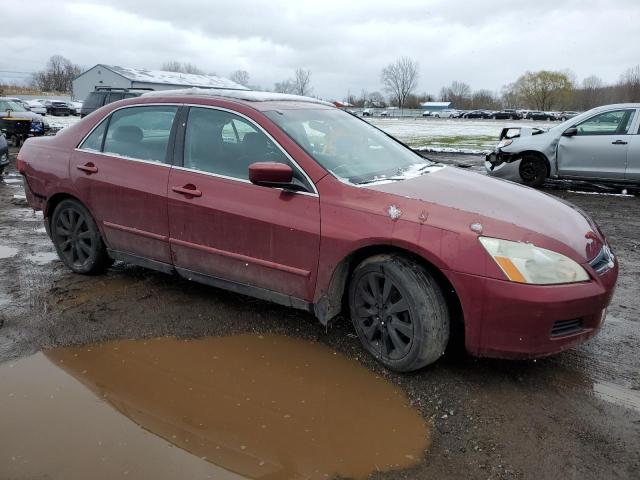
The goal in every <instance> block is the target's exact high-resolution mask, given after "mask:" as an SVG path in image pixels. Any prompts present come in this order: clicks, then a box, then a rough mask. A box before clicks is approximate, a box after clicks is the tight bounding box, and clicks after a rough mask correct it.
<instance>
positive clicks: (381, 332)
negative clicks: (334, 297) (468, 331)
mask: <svg viewBox="0 0 640 480" xmlns="http://www.w3.org/2000/svg"><path fill="white" fill-rule="evenodd" d="M349 311H350V314H351V320H352V322H353V325H354V327H355V330H356V332H357V334H358V337H359V338H360V341H361V342H362V345H363V347H364V348H365V349H366V350H367V351H368V352H369V353H370V354H371V355H373V356H374V357H375V358H376V359H377V360H378V361H379V362H380V363H382V364H383V365H384V366H385V367H387V368H388V369H390V370H394V371H396V372H410V371H413V370H417V369H419V368H422V367H424V366H425V365H428V364H430V363H433V362H435V361H436V360H437V359H438V358H439V357H440V356H441V355H442V354H443V352H444V351H445V348H446V346H447V343H448V342H449V310H448V308H447V303H446V301H445V298H444V295H443V294H442V290H441V289H440V287H439V286H438V284H437V282H436V281H435V280H434V278H433V277H432V276H431V275H430V274H429V273H428V272H427V271H426V270H425V269H424V268H423V267H422V266H420V265H419V264H417V263H415V262H414V261H411V260H409V259H407V258H405V257H402V256H400V255H376V256H373V257H370V258H368V259H366V260H365V261H363V262H362V263H361V264H360V265H358V266H357V267H356V269H355V270H354V272H353V274H352V276H351V281H350V284H349Z"/></svg>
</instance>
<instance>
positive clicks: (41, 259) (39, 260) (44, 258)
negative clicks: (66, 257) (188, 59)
mask: <svg viewBox="0 0 640 480" xmlns="http://www.w3.org/2000/svg"><path fill="white" fill-rule="evenodd" d="M28 258H29V261H30V262H32V263H35V264H36V265H47V264H48V263H51V262H57V261H59V260H60V258H59V257H58V254H57V253H56V252H37V253H33V254H31V255H29V257H28Z"/></svg>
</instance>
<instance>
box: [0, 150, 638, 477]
mask: <svg viewBox="0 0 640 480" xmlns="http://www.w3.org/2000/svg"><path fill="white" fill-rule="evenodd" d="M430 156H432V155H430ZM437 159H438V160H440V161H442V162H445V163H451V164H462V165H463V166H465V167H466V168H471V169H474V170H480V165H481V158H480V157H473V156H464V157H461V156H450V155H444V156H438V158H437ZM566 187H567V185H565V184H561V185H551V186H550V188H549V189H548V190H547V192H548V193H550V194H552V195H557V196H559V197H562V198H564V199H566V200H569V201H571V202H573V203H575V204H577V205H579V206H580V207H581V208H582V209H584V210H585V211H586V212H588V213H589V214H590V215H592V216H593V218H594V219H595V220H596V221H597V222H598V223H599V224H600V226H601V227H602V229H603V231H604V232H605V233H606V234H607V235H608V237H609V240H610V242H611V244H612V246H613V248H614V250H615V253H616V254H617V255H618V257H619V260H620V265H621V268H620V278H619V283H618V287H617V290H616V294H615V297H614V299H613V303H612V305H611V307H610V309H609V314H608V316H607V320H606V322H605V325H604V327H603V329H602V331H601V332H600V334H599V335H598V336H596V337H595V338H594V339H593V340H592V341H591V342H590V343H588V344H586V345H583V346H580V347H579V348H576V349H575V350H572V351H568V352H565V353H562V354H560V355H557V356H555V357H552V358H548V359H543V360H538V361H522V362H515V361H497V360H489V359H477V358H473V357H469V356H466V355H464V354H461V353H447V354H446V355H445V356H444V357H443V358H442V359H441V360H439V361H438V362H436V363H435V364H434V365H432V366H430V367H427V368H425V369H423V370H421V371H419V372H416V373H413V374H405V375H402V374H396V373H391V372H388V371H386V370H384V369H383V368H381V367H380V366H379V365H378V364H377V363H376V362H375V361H373V360H372V359H371V358H370V357H369V356H368V355H366V354H365V352H364V351H363V349H362V348H361V347H360V345H359V343H358V341H357V339H356V338H354V335H353V333H354V332H353V328H352V327H351V325H350V323H349V322H348V321H347V320H346V319H344V318H339V319H338V320H337V321H335V322H333V323H332V324H331V325H330V326H329V327H328V328H326V329H325V328H324V327H322V326H321V325H320V324H319V323H318V322H317V321H315V319H314V318H312V317H311V316H310V315H308V314H305V313H301V312H299V311H296V310H292V309H287V308H284V307H280V306H276V305H272V304H269V303H265V302H262V301H258V300H253V299H249V298H246V297H242V296H240V295H235V294H232V293H228V292H224V291H221V290H217V289H214V288H209V287H206V286H202V285H198V284H194V283H190V282H187V281H184V280H181V279H178V278H175V277H172V276H168V275H163V274H160V273H155V272H151V271H147V270H144V269H141V268H137V267H131V266H126V265H124V264H116V265H115V266H114V267H113V268H112V269H110V270H109V272H108V273H107V274H106V275H103V276H96V277H86V276H79V275H74V274H72V273H70V272H69V271H67V270H66V269H65V268H64V267H63V266H62V264H61V262H60V261H58V260H57V259H56V256H55V253H54V250H53V247H52V245H51V242H50V240H49V239H48V237H47V235H46V233H45V232H44V229H43V227H42V222H41V215H40V214H39V213H34V212H32V211H31V210H29V209H28V208H27V207H26V206H24V204H23V203H22V200H20V197H19V195H20V193H21V186H20V179H19V177H18V176H17V174H16V173H15V171H14V170H12V169H10V171H9V172H8V174H7V175H6V176H5V177H4V181H3V182H0V362H3V361H7V360H12V359H17V358H19V357H25V356H27V355H30V354H33V353H35V352H38V351H40V350H42V349H45V348H50V347H54V346H67V345H79V344H86V343H90V342H98V341H103V340H112V339H124V338H127V339H132V338H150V337H158V336H176V337H180V338H194V337H203V336H222V335H236V334H240V333H259V334H281V335H285V336H289V337H294V338H299V339H303V340H312V341H315V342H319V343H320V344H323V345H325V346H328V347H329V348H330V349H331V350H332V351H335V352H338V353H339V354H342V355H345V356H347V357H349V358H353V359H356V360H357V361H358V362H360V363H361V364H362V365H363V366H364V367H365V368H366V369H368V370H370V371H371V372H373V373H374V374H376V375H378V376H380V377H381V378H384V379H386V380H388V381H389V382H391V383H393V384H394V385H395V386H397V387H398V388H399V389H400V390H401V391H403V392H404V394H406V396H407V397H408V399H409V401H410V402H411V404H412V405H413V407H414V408H415V409H417V410H418V411H419V413H420V414H421V415H422V417H423V418H424V419H425V420H426V421H427V423H428V424H429V425H430V426H431V429H432V432H431V445H430V447H429V448H428V449H427V450H426V451H425V452H424V453H423V455H422V458H421V459H420V461H419V462H418V463H417V465H415V466H413V467H411V468H409V469H405V470H400V471H392V472H386V473H380V472H378V473H374V474H372V478H394V479H395V478H397V479H400V478H461V479H462V478H464V479H468V478H473V479H476V478H477V479H487V478H492V479H493V478H504V479H509V478H535V479H547V478H549V479H551V478H580V479H594V480H595V479H603V478H629V479H631V478H638V477H637V476H638V471H640V373H639V372H640V328H639V326H640V300H639V299H638V283H639V281H640V240H639V239H640V216H638V212H639V211H640V199H639V198H638V196H602V195H590V194H584V193H571V192H569V191H568V190H566ZM571 189H580V186H575V185H572V186H571ZM15 195H18V196H17V197H15V198H14V196H15ZM532 208H535V206H532ZM12 249H14V250H12ZM3 257H4V258H3ZM361 393H362V398H363V399H364V400H365V401H363V404H362V408H366V397H367V392H366V391H363V392H361ZM25 428H31V427H30V426H29V425H25ZM345 428H348V425H347V426H345ZM380 434H381V435H384V432H383V431H381V432H380ZM52 478H53V477H52Z"/></svg>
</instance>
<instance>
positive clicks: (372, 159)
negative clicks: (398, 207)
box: [265, 109, 433, 184]
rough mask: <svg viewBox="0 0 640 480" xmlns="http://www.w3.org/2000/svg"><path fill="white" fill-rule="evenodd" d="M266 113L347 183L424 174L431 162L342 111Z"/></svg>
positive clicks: (361, 182)
mask: <svg viewBox="0 0 640 480" xmlns="http://www.w3.org/2000/svg"><path fill="white" fill-rule="evenodd" d="M265 114H266V115H267V116H268V117H269V118H270V119H271V120H273V121H274V122H275V123H276V124H277V125H278V126H279V127H280V128H282V129H283V130H284V131H285V132H286V133H287V134H288V135H289V136H290V137H291V138H293V139H294V140H295V141H296V142H297V143H298V145H300V146H301V147H302V148H303V149H304V150H305V151H306V152H307V153H308V154H309V155H311V157H313V158H314V159H315V160H316V161H317V162H318V163H319V164H320V165H322V166H323V167H324V168H325V169H327V170H328V171H329V172H331V173H332V174H333V175H334V176H336V177H338V178H340V179H342V180H346V181H348V182H349V183H353V184H363V183H371V182H375V181H394V180H401V179H403V178H407V175H410V176H417V175H419V174H421V173H425V171H426V170H427V167H428V166H430V165H433V163H432V162H430V161H428V160H426V159H425V158H423V157H421V156H420V155H418V154H417V153H415V152H413V151H411V150H410V149H408V148H407V147H405V146H403V145H401V144H400V143H398V142H396V141H395V140H393V139H392V138H390V137H389V136H387V135H386V134H385V133H384V132H382V131H381V130H378V129H377V128H375V127H373V126H371V125H369V124H368V123H367V122H365V121H363V120H360V119H358V118H356V117H354V116H353V115H350V114H348V113H346V112H343V111H341V110H337V109H335V110H334V109H331V110H329V109H300V110H277V111H271V112H265ZM423 169H424V170H423ZM405 174H406V175H405Z"/></svg>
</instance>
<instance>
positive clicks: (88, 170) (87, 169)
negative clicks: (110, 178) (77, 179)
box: [76, 162, 98, 175]
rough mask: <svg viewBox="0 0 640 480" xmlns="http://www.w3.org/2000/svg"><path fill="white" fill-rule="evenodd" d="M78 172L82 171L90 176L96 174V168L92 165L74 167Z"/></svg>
mask: <svg viewBox="0 0 640 480" xmlns="http://www.w3.org/2000/svg"><path fill="white" fill-rule="evenodd" d="M76 168H77V169H78V170H82V171H83V172H85V173H87V174H89V175H91V174H92V173H98V167H96V166H95V165H94V164H93V163H91V162H89V163H85V164H84V165H76Z"/></svg>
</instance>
